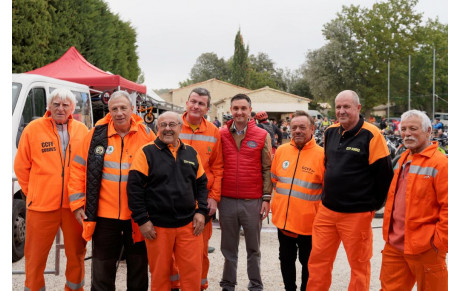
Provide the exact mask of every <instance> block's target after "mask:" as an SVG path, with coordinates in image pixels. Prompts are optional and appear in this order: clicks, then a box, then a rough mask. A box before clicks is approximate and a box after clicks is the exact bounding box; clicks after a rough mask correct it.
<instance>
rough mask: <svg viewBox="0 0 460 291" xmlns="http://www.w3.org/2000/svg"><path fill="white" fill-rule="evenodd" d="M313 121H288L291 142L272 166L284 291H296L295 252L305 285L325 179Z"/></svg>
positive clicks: (302, 115)
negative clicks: (314, 224)
mask: <svg viewBox="0 0 460 291" xmlns="http://www.w3.org/2000/svg"><path fill="white" fill-rule="evenodd" d="M314 122H315V121H314V120H313V118H312V117H311V116H309V115H308V114H307V113H306V112H305V111H300V110H299V111H297V112H296V113H295V114H294V117H293V118H292V119H291V133H292V140H291V142H290V143H288V144H287V143H286V144H284V145H281V146H280V147H279V148H278V149H277V151H276V153H275V158H274V159H273V162H272V168H271V174H272V182H273V185H274V188H275V192H274V195H273V198H272V203H271V210H272V222H273V224H274V225H275V226H276V227H277V228H278V240H279V243H280V247H279V258H280V263H281V274H282V275H283V281H284V288H285V289H286V291H295V290H296V289H297V286H296V283H295V282H296V278H297V276H296V267H295V261H296V259H297V250H298V253H299V261H300V263H301V264H302V283H301V285H300V290H301V291H305V289H306V288H307V281H308V258H309V257H310V251H311V239H312V237H311V233H312V225H313V219H314V218H315V215H316V211H317V209H318V206H319V203H320V201H321V193H322V191H323V175H324V150H323V148H322V147H320V146H319V145H317V144H316V142H315V139H314V138H312V137H313V133H314V132H315V125H314V124H315V123H314Z"/></svg>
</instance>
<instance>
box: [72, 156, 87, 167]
mask: <svg viewBox="0 0 460 291" xmlns="http://www.w3.org/2000/svg"><path fill="white" fill-rule="evenodd" d="M73 160H74V162H76V163H79V164H80V165H82V166H85V167H86V161H85V159H84V158H82V157H80V156H79V155H75V157H74V158H73Z"/></svg>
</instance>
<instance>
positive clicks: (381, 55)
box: [306, 0, 422, 116]
mask: <svg viewBox="0 0 460 291" xmlns="http://www.w3.org/2000/svg"><path fill="white" fill-rule="evenodd" d="M416 4H417V0H389V1H386V2H378V3H375V4H374V5H373V6H372V8H371V9H368V8H360V7H359V6H354V5H351V6H349V7H345V6H344V7H343V8H342V12H341V13H340V14H338V15H337V18H336V19H334V20H332V21H331V22H329V23H327V24H326V25H325V26H324V30H323V35H324V36H325V37H326V39H327V40H328V43H327V44H326V45H325V46H323V47H322V48H320V49H318V50H316V51H313V52H310V53H309V54H308V57H307V73H306V75H307V77H308V79H309V84H310V88H311V90H312V93H313V94H314V95H315V96H318V95H320V93H322V94H324V95H327V96H328V97H326V98H329V99H331V98H333V97H335V95H336V94H337V93H338V92H339V91H341V90H343V89H353V90H355V91H357V93H358V94H359V95H360V97H361V104H362V107H363V110H364V112H365V114H366V116H369V114H370V111H371V110H372V108H373V107H374V106H376V105H378V104H384V103H386V98H387V66H388V65H387V64H388V60H391V63H392V66H393V65H394V66H395V71H396V72H398V71H402V70H403V67H404V64H407V58H408V55H409V54H413V53H414V51H415V50H416V48H417V47H418V44H419V40H420V33H419V30H418V27H419V26H420V23H421V16H422V15H421V14H420V13H417V12H415V5H416ZM406 68H407V65H406ZM317 73H318V75H316V74H317ZM406 73H407V69H406ZM400 77H401V76H397V77H396V78H398V80H397V81H400V80H401V81H402V78H400ZM406 84H407V83H406ZM395 85H398V84H397V82H396V84H395ZM398 86H399V85H398ZM398 88H399V87H398ZM406 88H407V87H406ZM322 98H325V97H324V96H323V97H322Z"/></svg>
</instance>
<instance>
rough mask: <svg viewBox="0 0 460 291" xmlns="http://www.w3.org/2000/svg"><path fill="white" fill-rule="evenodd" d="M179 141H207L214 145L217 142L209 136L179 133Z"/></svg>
mask: <svg viewBox="0 0 460 291" xmlns="http://www.w3.org/2000/svg"><path fill="white" fill-rule="evenodd" d="M179 138H180V139H187V140H199V141H207V142H212V143H215V142H217V138H215V137H214V136H211V135H203V134H191V133H181V134H179Z"/></svg>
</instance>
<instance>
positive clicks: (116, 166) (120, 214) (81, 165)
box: [69, 91, 156, 291]
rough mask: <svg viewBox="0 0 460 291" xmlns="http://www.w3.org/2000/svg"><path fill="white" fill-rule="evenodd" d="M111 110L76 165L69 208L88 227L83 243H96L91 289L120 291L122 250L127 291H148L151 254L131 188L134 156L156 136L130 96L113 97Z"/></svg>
mask: <svg viewBox="0 0 460 291" xmlns="http://www.w3.org/2000/svg"><path fill="white" fill-rule="evenodd" d="M108 107H109V114H107V115H106V116H105V117H104V118H102V119H101V120H99V121H98V122H97V123H96V126H95V127H94V128H93V129H92V130H91V131H90V132H89V133H88V134H87V135H86V136H85V137H84V140H83V143H82V145H81V147H79V149H78V151H77V155H76V156H75V158H74V159H73V161H72V163H71V169H70V173H71V178H70V182H69V200H70V208H71V209H72V211H73V212H74V215H75V217H76V218H77V220H78V222H79V223H80V224H83V238H84V239H85V240H87V241H89V240H91V239H92V248H93V249H92V259H91V290H92V291H98V290H101V291H107V290H115V279H116V273H117V261H118V260H119V258H120V257H121V254H122V252H123V251H124V252H125V254H126V266H127V269H128V272H127V278H126V284H127V289H128V290H147V289H148V261H147V250H146V248H145V242H144V237H143V236H142V234H141V232H140V230H139V227H138V226H137V224H135V223H134V221H133V220H132V219H131V211H130V209H129V208H128V196H127V192H126V185H127V181H128V172H129V169H130V166H131V164H132V162H133V158H134V154H135V153H136V152H137V150H138V149H139V148H141V147H142V146H143V145H144V144H146V143H148V142H151V141H152V140H154V139H155V137H156V136H155V134H154V133H153V131H152V130H151V129H150V128H149V127H147V126H146V125H145V124H144V123H143V119H142V118H141V117H139V116H138V115H136V114H134V113H133V109H134V106H133V103H132V100H131V98H130V95H129V93H128V92H126V91H116V92H114V93H113V94H112V95H111V96H110V99H109V103H108Z"/></svg>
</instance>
